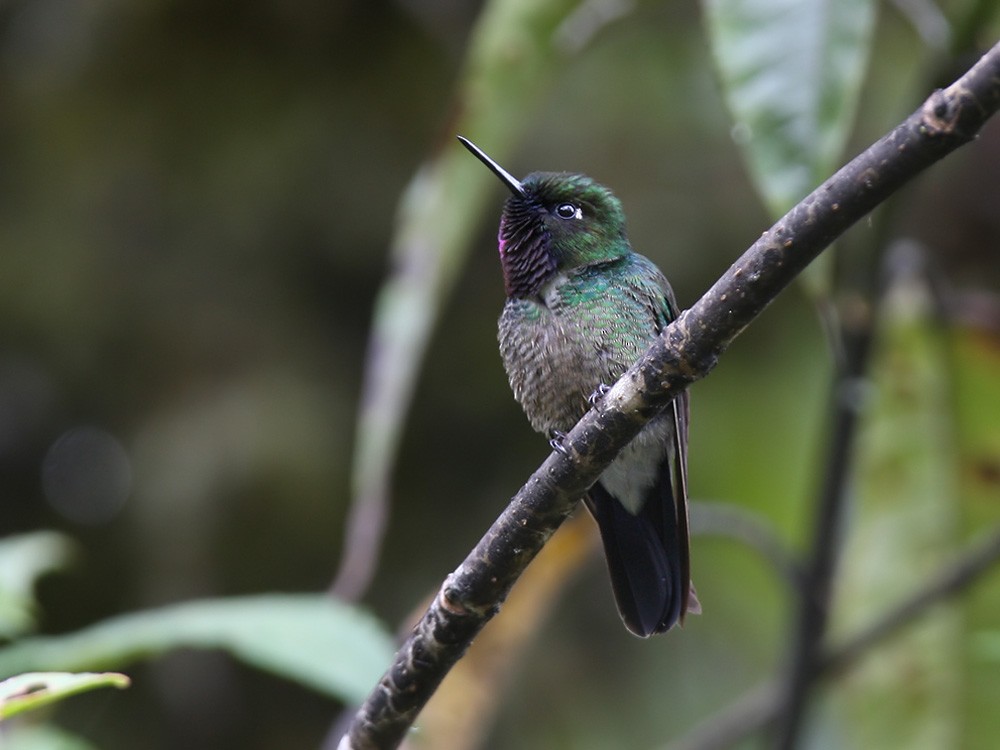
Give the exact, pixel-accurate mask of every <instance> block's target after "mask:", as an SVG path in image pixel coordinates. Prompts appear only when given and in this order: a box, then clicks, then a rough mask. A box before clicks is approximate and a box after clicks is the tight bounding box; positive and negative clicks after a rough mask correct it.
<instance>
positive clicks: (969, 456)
mask: <svg viewBox="0 0 1000 750" xmlns="http://www.w3.org/2000/svg"><path fill="white" fill-rule="evenodd" d="M952 344H953V345H952V348H951V351H952V356H953V359H952V372H953V376H954V381H955V382H954V409H955V413H956V419H957V423H958V428H959V429H958V435H957V437H958V439H957V444H958V450H959V461H960V463H959V466H960V469H961V471H960V474H959V481H960V487H961V491H962V506H961V507H962V513H963V519H962V520H963V525H964V528H965V531H966V533H968V534H969V535H970V536H975V535H977V534H979V533H981V532H982V531H984V530H986V529H992V528H996V527H997V525H998V524H1000V503H998V502H997V498H998V497H1000V336H998V334H997V332H996V330H995V325H994V326H990V325H984V326H982V327H979V326H974V325H970V326H966V327H963V328H959V329H958V330H956V332H955V336H954V337H953V339H952ZM964 604H965V606H964V608H963V615H964V617H965V625H966V628H967V632H968V633H969V634H971V635H972V638H973V640H972V647H971V648H968V649H966V650H965V651H964V652H963V654H962V657H963V666H964V668H965V669H966V683H965V700H963V701H962V702H961V703H960V704H959V706H958V707H957V708H958V712H959V713H960V715H961V721H962V723H963V727H964V734H963V738H964V739H963V747H964V748H966V749H967V750H969V749H971V750H990V749H991V748H993V747H994V746H995V745H996V701H997V696H998V695H1000V668H998V664H997V655H998V653H1000V652H998V651H997V648H996V647H997V645H998V644H1000V640H998V637H997V623H1000V576H998V575H997V574H995V573H994V574H993V575H990V576H987V577H985V578H983V579H982V580H981V581H978V582H977V585H976V586H975V587H974V588H973V589H972V590H971V591H970V593H969V596H968V597H967V598H966V599H965V600H964Z"/></svg>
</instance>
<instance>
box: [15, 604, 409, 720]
mask: <svg viewBox="0 0 1000 750" xmlns="http://www.w3.org/2000/svg"><path fill="white" fill-rule="evenodd" d="M183 647H187V648H220V649H224V650H226V651H228V652H229V653H231V654H232V655H233V656H235V657H236V658H238V659H241V660H242V661H244V662H246V663H247V664H250V665H252V666H255V667H257V668H259V669H263V670H265V671H268V672H272V673H274V674H277V675H280V676H282V677H286V678H288V679H290V680H295V681H296V682H299V683H301V684H303V685H306V686H308V687H311V688H313V689H314V690H318V691H319V692H322V693H325V694H327V695H330V696H332V697H334V698H338V699H340V700H343V701H357V700H360V699H361V698H363V697H364V696H365V695H367V693H368V691H369V690H370V689H371V686H372V685H373V684H375V682H376V681H377V680H378V678H379V676H380V675H381V673H382V671H383V670H384V668H385V666H386V664H388V662H389V660H390V659H391V657H392V654H393V651H394V650H395V647H394V645H393V641H392V638H391V637H390V636H389V634H388V633H386V631H385V630H384V628H383V627H382V626H381V625H380V624H379V623H378V622H377V621H376V620H375V619H374V618H372V617H371V616H369V615H367V614H365V613H363V612H361V611H360V610H358V609H356V608H354V607H350V606H347V605H344V604H341V603H338V602H335V601H333V600H332V599H330V598H329V597H328V596H326V595H323V594H288V595H283V594H267V595H260V596H250V597H242V598H234V599H218V600H206V601H199V602H189V603H184V604H177V605H173V606H169V607H163V608H162V609H157V610H150V611H146V612H140V613H136V614H128V615H122V616H121V617H116V618H113V619H110V620H105V621H104V622H100V623H97V624H95V625H92V626H90V627H88V628H85V629H83V630H80V631H77V632H75V633H69V634H67V635H60V636H46V637H35V638H28V639H25V640H22V641H19V642H17V643H15V644H14V645H11V646H8V647H7V648H4V649H2V650H0V674H17V673H20V672H26V671H29V670H64V671H84V670H91V669H106V668H113V669H120V668H122V667H124V666H125V665H126V664H129V663H131V662H134V661H136V660H138V659H144V658H150V657H154V656H157V655H159V654H162V653H164V652H166V651H170V650H171V649H176V648H183Z"/></svg>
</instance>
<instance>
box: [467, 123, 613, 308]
mask: <svg viewBox="0 0 1000 750" xmlns="http://www.w3.org/2000/svg"><path fill="white" fill-rule="evenodd" d="M459 140H460V141H462V143H463V144H464V145H465V147H466V148H468V149H469V150H470V151H471V152H472V153H473V154H475V156H476V157H477V158H478V159H479V160H480V161H482V162H483V163H484V164H485V165H486V166H487V167H489V168H490V170H491V171H492V172H493V173H494V174H495V175H496V176H497V177H499V178H500V180H501V182H503V183H504V184H505V185H506V186H507V188H508V189H509V190H510V191H511V196H510V198H508V199H507V202H506V204H505V205H504V209H503V215H502V217H501V218H500V233H499V236H498V240H499V246H500V263H501V265H502V266H503V273H504V285H505V287H506V289H507V296H508V297H534V296H537V295H538V292H539V291H540V289H541V288H542V286H544V284H545V283H546V282H547V281H548V280H549V279H551V278H552V277H553V276H554V275H555V274H557V273H559V272H560V271H565V270H569V269H572V268H577V267H579V266H586V265H591V264H594V263H601V262H603V261H608V260H613V259H615V258H620V257H622V256H625V255H627V254H628V253H629V252H630V251H631V248H630V247H629V244H628V239H627V238H626V236H625V214H624V212H623V211H622V206H621V202H619V200H618V199H617V198H616V197H615V196H614V195H613V194H612V192H611V191H610V190H608V189H607V188H606V187H604V186H603V185H599V184H598V183H596V182H594V181H593V180H592V179H590V178H589V177H587V176H585V175H580V174H569V173H563V172H534V173H532V174H530V175H528V176H527V177H525V178H524V180H523V181H518V180H516V179H515V178H514V177H512V176H511V175H510V174H509V173H508V172H507V171H505V170H504V169H503V168H502V167H500V165H499V164H497V163H496V162H495V161H493V160H492V159H491V158H490V157H489V156H487V155H486V154H485V153H483V151H481V150H480V149H479V148H477V147H476V146H475V145H474V144H473V143H472V142H470V141H468V140H466V139H465V138H462V137H461V136H459Z"/></svg>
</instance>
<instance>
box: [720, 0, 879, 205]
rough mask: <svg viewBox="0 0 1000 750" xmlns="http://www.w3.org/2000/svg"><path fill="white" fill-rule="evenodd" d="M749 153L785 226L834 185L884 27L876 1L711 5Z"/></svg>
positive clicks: (760, 0) (724, 75)
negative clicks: (793, 212) (809, 197)
mask: <svg viewBox="0 0 1000 750" xmlns="http://www.w3.org/2000/svg"><path fill="white" fill-rule="evenodd" d="M705 9H706V13H705V17H706V20H707V23H708V31H709V38H710V40H711V45H712V53H713V56H714V58H715V61H716V65H717V66H718V68H719V73H720V77H721V80H722V87H723V93H724V96H725V99H726V101H727V103H728V105H729V108H730V110H731V111H732V113H733V118H734V120H735V122H736V125H735V127H734V128H733V137H734V139H735V140H736V142H737V143H738V144H739V146H740V147H741V149H742V151H743V154H744V157H745V158H746V161H747V164H748V165H749V169H750V174H751V177H752V178H753V180H754V182H755V183H756V185H757V189H758V190H759V191H760V194H761V197H762V198H763V200H764V202H765V204H766V205H767V207H768V208H769V210H770V211H771V213H772V215H773V216H774V217H775V218H778V217H780V216H781V215H783V214H784V213H785V212H786V211H787V210H788V209H789V208H791V207H792V206H793V205H794V204H795V203H796V202H797V201H798V200H800V199H801V198H803V197H804V196H805V195H806V194H807V193H808V192H809V191H810V190H811V189H812V188H813V187H814V186H815V185H816V184H817V183H818V182H820V181H821V180H822V179H824V178H825V177H827V176H828V175H829V173H830V172H832V171H833V168H834V167H835V166H836V164H837V162H838V160H839V159H840V158H841V151H842V149H843V147H844V143H845V141H846V139H847V136H848V133H849V131H850V128H851V124H852V122H853V119H854V113H855V109H856V107H857V100H858V94H859V92H860V88H861V82H862V76H863V74H864V71H865V68H866V65H867V62H868V54H869V49H870V46H871V41H872V32H873V30H874V27H875V4H874V3H873V2H871V0H778V1H776V0H706V2H705Z"/></svg>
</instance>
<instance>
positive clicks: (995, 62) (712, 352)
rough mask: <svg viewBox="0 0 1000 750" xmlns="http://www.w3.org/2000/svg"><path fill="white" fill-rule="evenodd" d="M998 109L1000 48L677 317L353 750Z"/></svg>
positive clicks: (402, 663)
mask: <svg viewBox="0 0 1000 750" xmlns="http://www.w3.org/2000/svg"><path fill="white" fill-rule="evenodd" d="M998 108H1000V45H997V46H996V47H994V48H993V49H992V50H991V51H990V52H989V53H988V54H987V55H986V56H984V57H983V58H982V59H981V60H980V61H979V62H978V63H977V64H976V66H975V67H973V68H972V69H971V70H970V71H969V72H968V73H966V74H965V75H964V76H962V78H960V79H959V80H958V81H956V82H955V83H954V84H952V85H951V86H949V87H948V88H946V89H942V90H939V91H936V92H935V93H934V94H932V95H931V97H930V98H929V99H928V100H927V101H926V102H925V103H924V105H923V106H922V107H920V109H918V110H917V111H916V112H914V113H913V114H912V115H911V116H910V117H909V118H907V119H906V121H905V122H903V123H902V124H901V125H899V127H897V128H896V129H894V130H893V131H892V132H891V133H889V134H888V135H887V136H885V137H884V138H882V139H881V140H880V141H878V142H877V143H875V144H874V145H873V146H871V147H870V148H869V149H868V150H867V151H865V152H864V153H863V154H861V155H860V156H858V157H857V158H856V159H854V160H853V161H851V162H850V163H849V164H848V165H847V166H845V167H844V168H843V169H841V170H840V171H839V172H837V173H836V174H835V175H834V176H833V177H831V178H830V179H829V180H827V181H826V182H825V183H823V184H822V185H821V186H820V187H819V188H817V189H816V190H815V191H813V193H811V194H810V195H809V196H808V197H806V198H805V199H804V200H803V201H802V202H801V203H799V204H798V205H797V206H796V207H795V208H793V209H792V210H791V211H789V212H788V214H786V215H785V216H784V218H782V219H781V220H780V221H779V222H778V223H777V224H775V225H774V226H773V227H772V228H771V229H770V230H768V231H767V232H765V233H764V234H763V235H762V236H761V238H760V239H759V240H758V241H757V242H756V243H754V245H753V246H752V247H751V248H750V249H749V250H747V252H746V253H744V254H743V256H742V257H740V259H739V260H737V261H736V263H734V264H733V265H732V267H731V268H730V269H729V270H728V271H726V273H725V274H724V275H723V276H722V278H721V279H719V281H718V282H716V284H715V285H714V286H713V287H712V288H711V289H709V290H708V292H707V293H706V294H705V295H704V296H703V297H702V298H701V299H700V300H698V302H697V303H696V304H695V305H694V306H693V307H692V308H691V309H689V310H687V311H685V312H683V313H682V314H681V315H680V317H679V318H678V319H677V320H676V321H675V322H674V323H673V324H671V325H670V326H669V327H668V328H667V329H666V330H665V331H664V333H663V335H662V336H661V337H660V338H659V339H658V340H657V341H656V342H655V343H654V344H653V346H652V347H650V349H649V351H648V352H647V353H646V355H645V356H644V357H643V358H642V359H641V360H640V361H639V362H638V363H637V364H636V365H635V366H633V367H632V368H631V369H630V370H629V371H628V372H627V373H625V375H624V376H623V377H622V378H621V380H619V381H618V383H616V384H615V385H614V387H613V388H612V389H611V390H610V391H609V392H608V393H607V395H606V396H605V397H604V398H603V399H602V400H601V401H600V402H599V403H598V404H597V406H596V407H595V408H594V409H592V410H591V411H590V412H589V413H588V414H587V415H586V416H584V418H583V419H582V420H580V422H579V424H577V425H576V427H574V428H573V430H572V431H571V432H570V433H569V434H568V435H567V436H566V439H565V441H564V442H563V444H562V445H563V449H564V450H563V451H561V452H553V453H552V454H551V455H550V456H549V457H548V458H547V459H546V460H545V462H544V463H543V464H542V465H541V467H539V469H538V470H537V471H536V472H535V473H534V474H533V475H532V476H531V478H530V479H529V480H528V482H527V484H525V485H524V487H522V488H521V490H520V491H519V492H518V493H517V495H516V496H515V497H514V498H513V500H512V501H511V503H510V505H509V506H508V507H507V509H506V510H505V511H504V512H503V514H502V515H501V516H500V517H499V518H498V519H497V521H496V522H495V523H494V524H493V526H492V527H491V528H490V530H489V531H488V532H487V533H486V535H485V536H484V537H483V538H482V540H481V541H480V542H479V544H477V545H476V547H475V549H474V550H473V551H472V552H471V553H470V554H469V556H468V557H467V558H466V559H465V561H464V562H463V563H462V564H461V565H460V566H459V567H458V568H457V569H456V570H455V571H454V572H453V573H452V574H451V575H449V576H448V578H447V579H446V580H445V582H444V584H443V586H442V587H441V590H440V592H439V593H438V595H437V596H436V597H435V599H434V602H433V603H432V604H431V606H430V608H429V609H428V610H427V612H426V614H425V615H424V617H423V618H422V619H421V621H420V622H419V623H418V624H417V626H416V627H415V628H414V629H413V632H412V633H411V634H410V636H409V638H408V639H407V640H406V642H405V643H404V644H403V645H402V647H401V648H400V650H399V652H398V653H397V655H396V658H395V660H394V662H393V664H392V666H391V667H390V668H389V670H388V671H387V672H386V674H385V675H384V676H383V677H382V679H381V680H380V681H379V684H378V685H377V686H376V687H375V689H374V690H373V692H372V694H371V695H370V696H369V697H368V700H367V701H366V702H365V703H364V705H363V706H361V708H360V710H359V711H358V713H357V715H356V716H355V718H354V721H353V722H352V724H351V726H350V729H349V730H348V733H347V734H346V735H345V736H344V738H343V739H342V740H341V742H340V748H341V750H370V749H372V748H378V749H383V748H394V747H397V746H398V745H399V743H400V742H401V741H402V739H403V737H404V735H405V734H406V732H407V730H408V729H409V727H410V726H411V724H412V723H413V721H414V719H415V718H416V716H417V714H418V712H419V711H420V709H421V708H422V707H423V705H424V704H425V703H426V702H427V700H428V699H429V698H430V696H431V695H432V694H433V693H434V690H435V689H436V687H437V685H438V684H439V683H440V682H441V680H442V679H443V678H444V675H445V674H447V672H448V670H449V669H450V668H451V666H452V665H453V664H454V663H455V662H456V661H457V660H458V659H459V658H460V657H461V656H462V654H463V653H464V652H465V650H466V648H468V645H469V643H470V642H471V641H472V639H473V638H474V637H475V635H476V634H477V633H478V632H479V631H480V629H481V628H482V627H483V626H484V625H485V624H486V623H487V622H488V621H489V620H490V618H491V617H492V616H493V615H494V614H495V613H496V611H497V609H498V608H499V606H500V605H501V603H502V602H503V600H504V598H505V597H506V596H507V593H508V592H509V591H510V588H511V586H513V584H514V582H515V581H516V580H517V578H518V576H519V575H520V574H521V571H523V570H524V568H525V567H526V566H527V565H528V563H529V562H530V561H531V560H532V558H533V557H534V556H535V554H536V553H537V552H538V550H539V549H541V547H542V545H543V544H544V543H545V542H546V540H548V538H549V537H550V536H551V535H552V533H553V532H554V531H555V529H556V528H557V527H558V526H559V524H560V523H562V521H563V520H564V519H565V518H566V516H567V515H568V514H569V513H570V511H571V510H572V509H573V507H574V505H575V504H576V502H577V500H578V499H579V498H580V496H581V495H582V494H583V493H584V492H585V491H586V490H587V488H588V487H590V485H591V484H593V482H594V481H595V480H596V479H597V478H598V476H600V474H601V472H602V471H603V470H604V468H605V467H607V466H608V464H610V463H611V461H612V459H614V457H615V455H616V454H617V453H618V451H619V450H621V448H622V447H623V446H624V445H625V444H626V443H627V442H628V441H629V440H630V439H631V438H632V437H634V436H635V435H636V434H637V433H638V432H639V430H640V429H641V428H642V426H643V425H644V424H645V423H646V422H648V421H649V420H650V419H651V418H652V417H653V416H655V415H656V414H657V413H659V411H660V410H662V409H663V408H664V407H665V406H666V404H668V403H669V402H670V399H672V398H673V397H674V396H676V395H677V394H678V393H679V392H680V391H681V390H683V389H684V388H686V387H687V386H688V385H689V384H690V383H692V382H694V381H695V380H698V379H700V378H703V377H705V376H706V375H707V374H708V373H709V372H710V371H711V370H712V368H713V367H714V366H715V364H716V362H717V361H718V358H719V357H720V355H721V354H722V353H723V352H724V351H725V349H726V348H727V347H728V346H729V344H730V343H731V342H732V341H733V339H735V338H736V336H738V335H739V333H740V332H741V331H742V330H743V329H744V328H745V327H746V326H747V325H749V324H750V323H751V322H752V321H753V319H754V318H755V317H756V316H757V315H758V314H760V312H761V311H762V310H763V309H764V308H765V307H766V306H767V305H768V304H769V303H770V302H771V301H772V300H773V299H774V298H775V297H777V295H778V294H779V293H780V292H781V290H782V289H784V288H785V287H786V286H787V285H788V284H790V283H791V282H792V280H793V279H794V278H795V277H796V276H797V275H798V274H799V273H800V272H801V271H802V269H803V268H805V267H806V266H807V265H808V264H809V263H810V262H811V261H812V260H813V259H814V258H815V257H816V256H817V255H819V253H820V252H821V251H822V250H823V249H824V248H826V247H827V246H828V245H829V244H830V243H831V242H832V241H833V240H834V239H835V238H836V237H838V236H839V235H840V234H842V233H843V232H844V231H845V230H846V229H847V228H848V227H850V226H851V225H852V224H854V223H855V222H857V221H858V220H859V219H861V218H862V217H864V216H865V215H866V214H867V213H868V212H870V211H871V210H872V209H874V208H875V207H876V206H878V205H879V203H881V202H882V201H884V200H885V199H886V198H887V197H889V196H890V195H892V194H893V193H894V192H895V191H896V190H898V189H899V188H900V187H901V186H902V185H904V184H905V183H906V182H907V181H908V180H910V179H912V178H913V177H914V176H916V175H917V174H919V173H920V172H921V171H923V170H924V169H926V168H927V167H928V166H930V165H931V164H933V163H934V162H936V161H937V160H939V159H941V158H942V157H943V156H945V155H947V154H949V153H951V152H952V151H954V150H955V149H956V148H958V147H959V146H961V145H962V144H964V143H967V142H968V141H970V140H972V139H973V138H974V137H975V134H976V133H977V132H978V131H979V129H980V128H981V127H982V125H983V124H984V123H985V122H986V120H987V119H988V118H989V117H990V116H991V115H992V114H993V113H994V112H995V111H996V110H997V109H998Z"/></svg>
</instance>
